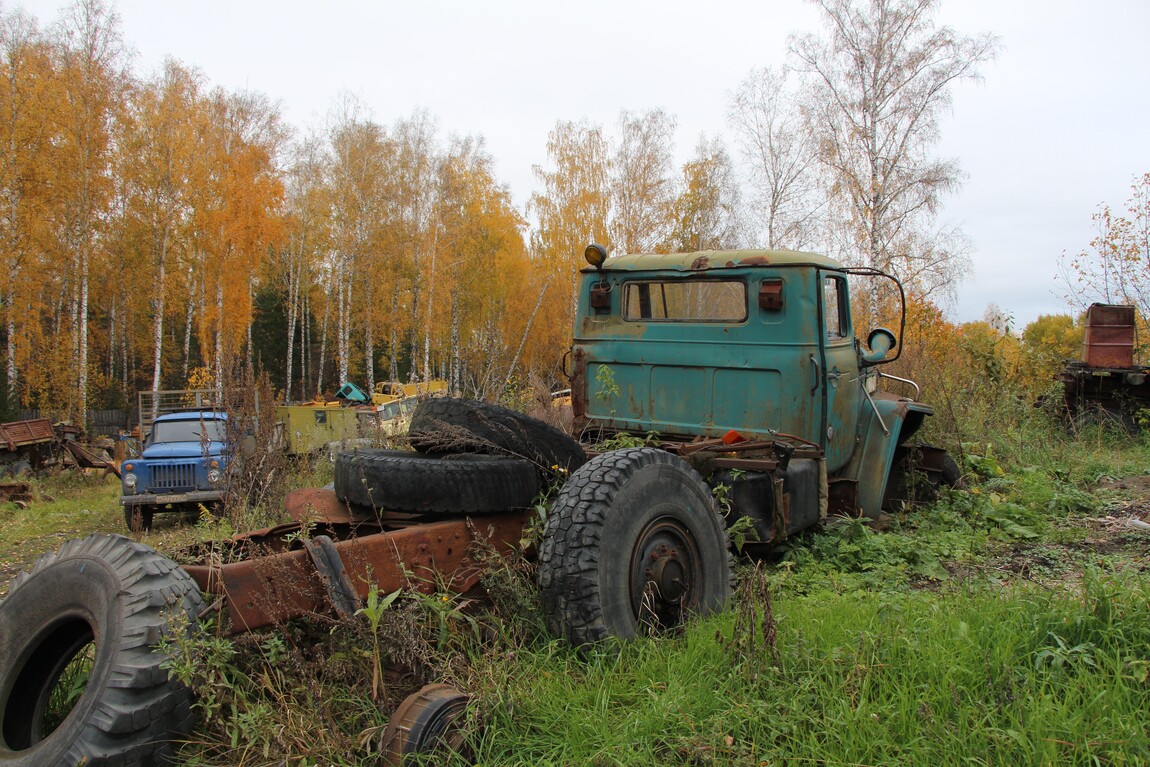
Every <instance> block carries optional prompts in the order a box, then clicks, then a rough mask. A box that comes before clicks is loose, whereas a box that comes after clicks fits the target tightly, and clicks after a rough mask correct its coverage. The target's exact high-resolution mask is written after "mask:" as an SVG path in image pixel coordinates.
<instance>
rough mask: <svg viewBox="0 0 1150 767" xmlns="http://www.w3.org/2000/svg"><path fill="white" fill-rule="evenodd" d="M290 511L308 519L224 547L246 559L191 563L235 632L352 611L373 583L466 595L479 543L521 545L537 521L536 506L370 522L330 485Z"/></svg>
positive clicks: (477, 571) (292, 499)
mask: <svg viewBox="0 0 1150 767" xmlns="http://www.w3.org/2000/svg"><path fill="white" fill-rule="evenodd" d="M287 507H288V511H289V513H290V514H291V515H292V516H293V517H295V518H296V519H306V520H308V521H306V522H296V523H293V524H287V525H280V526H278V527H274V528H269V529H265V530H258V531H254V532H251V533H245V534H241V535H238V536H235V537H234V538H233V539H232V540H231V541H230V542H229V543H228V546H227V549H228V551H227V552H221V553H229V554H231V555H232V556H238V560H237V561H233V562H227V563H222V562H207V563H204V564H197V565H186V566H184V569H185V570H186V571H187V572H188V574H189V575H191V577H192V578H193V579H194V580H195V581H196V583H197V585H199V587H200V590H201V591H204V592H205V593H209V594H214V595H217V596H218V597H221V598H222V599H221V601H222V604H223V606H224V607H225V608H226V610H227V614H228V618H229V619H230V620H229V631H230V632H231V633H233V634H239V633H243V632H246V631H253V630H256V629H260V628H266V627H268V626H272V625H275V624H278V623H283V622H284V621H288V620H291V619H293V618H301V617H304V616H307V615H315V614H324V613H331V612H335V614H336V615H340V616H347V615H350V614H352V613H354V611H355V610H356V609H357V607H358V606H359V605H360V604H361V600H363V599H365V598H366V597H367V595H368V593H369V591H370V590H371V588H372V587H373V586H374V587H375V588H377V589H379V590H380V591H384V592H392V591H395V590H397V589H403V588H405V589H411V590H413V591H421V592H424V593H433V592H435V591H436V590H438V589H448V590H450V591H453V592H457V593H463V592H465V591H467V590H469V589H471V588H472V587H474V586H475V585H476V584H477V583H478V582H479V577H480V575H481V574H482V566H481V564H480V563H478V562H477V561H476V560H475V558H474V554H475V548H476V546H477V545H482V546H490V547H492V548H494V550H495V551H497V552H500V553H505V552H508V551H511V550H513V549H514V548H515V547H517V546H518V544H519V541H520V539H521V537H522V534H523V528H524V525H525V524H526V523H527V521H528V519H529V514H528V512H524V511H514V512H508V513H506V514H489V515H482V516H475V517H461V518H454V519H445V520H442V521H435V522H416V521H415V520H414V519H412V517H411V515H396V516H395V518H394V519H392V518H391V517H390V516H389V515H384V516H383V517H382V518H376V517H375V515H372V519H371V520H370V521H368V520H365V518H363V517H356V516H354V515H352V514H351V513H350V510H349V509H348V508H347V507H346V506H345V505H344V504H342V503H340V502H339V501H338V500H337V499H336V497H335V493H334V492H332V491H330V490H302V491H296V492H295V493H290V494H289V495H288V498H287ZM380 522H382V524H383V525H384V527H382V528H381V527H380ZM392 524H394V525H395V526H394V527H392ZM387 528H391V529H387ZM320 530H323V531H324V532H323V533H320V534H316V535H312V534H311V532H317V533H318V531H320Z"/></svg>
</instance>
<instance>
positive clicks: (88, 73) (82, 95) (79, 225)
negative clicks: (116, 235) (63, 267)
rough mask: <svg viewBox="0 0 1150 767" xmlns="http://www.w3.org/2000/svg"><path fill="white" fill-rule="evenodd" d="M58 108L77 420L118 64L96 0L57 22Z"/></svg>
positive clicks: (111, 28)
mask: <svg viewBox="0 0 1150 767" xmlns="http://www.w3.org/2000/svg"><path fill="white" fill-rule="evenodd" d="M57 35H58V37H59V39H60V44H59V51H60V56H61V71H62V74H63V78H64V88H65V100H66V101H65V111H64V113H63V114H62V115H60V123H61V126H62V131H61V140H62V146H63V152H62V154H63V156H64V157H65V158H66V159H65V162H66V163H67V168H66V169H65V168H59V169H58V170H59V171H62V173H61V177H67V178H69V180H70V182H71V183H70V184H68V185H67V186H66V187H62V189H63V195H62V199H61V210H60V215H61V219H60V227H59V230H58V241H59V247H60V248H62V250H63V253H64V254H67V255H66V257H67V259H68V260H69V261H70V264H69V269H68V281H69V286H70V296H69V307H70V308H69V314H70V326H71V350H72V354H73V360H74V362H73V368H72V372H71V376H70V378H71V383H72V385H71V386H68V387H66V389H65V390H66V392H67V395H66V396H67V399H68V402H69V408H68V409H69V413H70V415H71V416H72V417H73V418H74V419H75V420H76V421H77V422H79V423H84V420H85V418H86V415H87V410H88V349H89V329H88V315H89V309H90V307H89V286H90V276H91V271H92V269H93V266H94V263H95V262H96V260H97V259H98V258H99V257H100V255H101V251H100V248H101V245H102V243H101V238H100V231H101V228H102V223H103V217H102V215H101V213H102V211H104V210H105V209H106V207H107V205H108V202H109V199H110V196H111V191H112V190H111V181H110V178H109V176H108V163H109V156H110V152H111V148H112V147H111V135H110V134H111V125H112V121H113V112H114V110H115V109H117V108H118V104H119V98H118V97H119V96H120V94H121V93H122V84H123V80H124V78H125V77H126V71H125V55H126V54H125V49H124V45H123V40H122V38H121V36H120V29H119V17H118V16H117V15H116V14H115V13H114V12H113V11H112V10H111V9H110V8H109V7H108V6H106V5H104V3H103V2H101V0H80V2H79V3H77V4H76V5H75V6H73V7H72V8H71V9H70V11H69V12H68V13H67V14H66V16H65V18H64V20H63V21H62V22H61V24H60V26H59V27H58V28H57Z"/></svg>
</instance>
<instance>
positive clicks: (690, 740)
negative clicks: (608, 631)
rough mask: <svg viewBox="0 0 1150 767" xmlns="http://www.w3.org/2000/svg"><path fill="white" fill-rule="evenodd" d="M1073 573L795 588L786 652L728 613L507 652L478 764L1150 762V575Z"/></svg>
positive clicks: (491, 669) (786, 602) (781, 606)
mask: <svg viewBox="0 0 1150 767" xmlns="http://www.w3.org/2000/svg"><path fill="white" fill-rule="evenodd" d="M1072 585H1073V588H1070V589H1067V590H1066V591H1063V592H1057V593H1056V592H1051V591H1049V590H1045V589H1039V588H1036V587H1030V586H1020V587H1011V588H1006V589H1003V588H1001V587H998V586H996V585H994V584H991V583H980V584H966V585H964V586H962V587H960V588H956V589H955V590H953V591H951V592H949V593H947V594H946V595H945V597H943V598H940V597H939V595H937V594H934V593H924V592H903V593H893V592H885V593H884V592H872V593H859V592H854V593H851V594H840V593H836V592H834V591H819V592H812V593H806V594H802V595H795V596H787V595H783V596H780V597H778V598H777V599H776V600H775V613H774V614H775V616H776V618H777V621H778V623H777V645H776V648H777V654H776V655H774V656H772V654H771V653H769V652H766V651H765V650H764V651H761V652H758V653H756V654H753V655H745V654H740V653H739V652H736V651H735V650H734V648H736V647H738V646H739V643H738V642H737V641H735V640H736V639H737V637H736V636H735V622H734V618H733V615H732V614H731V613H728V614H724V615H722V616H719V617H717V618H714V619H712V620H709V621H706V622H702V623H699V624H697V625H694V626H692V627H691V628H690V629H689V631H688V632H687V633H686V635H685V636H683V637H680V638H669V639H657V640H645V641H642V642H638V643H636V644H634V645H631V646H629V647H626V648H624V650H623V651H622V652H621V653H620V654H619V655H618V656H609V655H603V656H598V657H593V658H591V659H590V660H585V659H583V658H582V657H581V656H579V655H578V654H575V653H573V652H571V651H568V650H565V649H562V648H559V647H557V646H555V645H548V646H546V647H544V648H542V649H539V650H536V651H534V652H531V653H527V654H521V655H517V656H515V657H514V658H510V659H508V658H500V659H499V660H498V661H492V662H490V663H488V664H487V665H486V666H485V667H484V669H485V672H486V674H487V679H488V691H487V692H485V693H484V694H483V704H484V706H485V708H486V709H487V710H488V711H489V712H490V714H489V720H488V724H487V729H486V735H485V736H484V737H483V738H482V739H481V741H480V744H479V749H478V755H477V758H476V760H475V763H476V764H481V765H576V764H578V765H604V766H606V765H619V766H623V765H651V764H690V765H710V764H714V765H727V764H729V765H776V764H777V765H790V764H820V765H891V764H905V765H956V766H957V765H1011V766H1012V767H1015V766H1017V765H1048V764H1059V765H1062V764H1067V765H1074V764H1082V765H1087V764H1144V763H1147V761H1148V760H1150V734H1148V729H1147V726H1146V720H1145V716H1146V712H1147V711H1148V710H1150V708H1148V707H1150V685H1148V683H1147V673H1148V670H1150V665H1148V664H1150V613H1148V612H1147V604H1148V601H1147V600H1148V599H1150V588H1148V586H1147V583H1146V580H1145V578H1139V577H1133V576H1131V575H1129V574H1121V575H1114V576H1101V575H1099V574H1096V573H1091V574H1089V575H1088V576H1087V577H1085V578H1084V579H1083V580H1082V581H1080V582H1077V583H1075V584H1072ZM743 630H752V631H753V630H757V629H756V628H754V627H752V628H744V629H743ZM776 659H777V660H776Z"/></svg>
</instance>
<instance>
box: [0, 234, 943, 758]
mask: <svg viewBox="0 0 1150 767" xmlns="http://www.w3.org/2000/svg"><path fill="white" fill-rule="evenodd" d="M586 256H587V258H588V261H589V263H590V266H589V267H588V268H587V269H585V270H584V271H583V273H582V275H581V280H580V285H579V294H578V295H579V300H578V312H577V320H576V328H575V336H574V341H573V345H572V349H571V351H570V355H569V358H568V360H567V363H566V364H567V366H568V371H569V374H570V378H571V389H572V408H573V415H574V419H575V431H576V433H578V434H579V435H581V436H584V435H586V436H588V439H595V440H600V441H599V442H597V444H598V445H600V447H602V446H603V445H605V444H606V445H615V446H624V445H628V444H630V445H637V446H631V447H623V448H622V449H617V450H603V451H600V452H595V451H590V452H589V451H587V450H586V449H585V448H584V445H583V444H581V443H580V442H579V441H577V440H576V439H573V438H572V437H571V436H569V435H567V434H565V433H564V432H562V431H559V430H558V429H555V428H553V427H551V426H549V425H547V424H545V423H543V422H541V421H537V420H534V419H531V418H529V417H527V416H525V415H523V414H521V413H517V412H514V411H511V410H507V409H504V408H501V407H498V406H495V405H489V404H484V403H476V402H468V401H465V400H458V399H450V398H438V399H426V400H423V401H421V402H420V404H419V405H418V407H417V409H416V412H415V413H414V415H413V417H412V422H411V426H410V430H409V440H410V442H411V444H412V446H413V447H414V448H415V450H414V451H395V450H374V449H364V450H357V451H352V452H345V453H341V454H339V455H338V456H337V458H336V465H335V483H334V487H333V488H331V489H317V490H299V491H294V492H292V493H289V494H288V496H287V498H286V499H285V507H286V512H287V515H288V516H289V517H291V518H292V519H293V520H295V521H294V522H292V523H289V524H284V525H280V526H278V527H275V528H270V529H265V530H259V531H254V532H250V533H244V534H241V535H237V536H235V537H234V538H233V539H231V540H230V541H229V542H227V543H225V544H224V545H222V546H220V545H217V546H216V548H215V549H214V551H211V552H207V551H205V552H202V553H201V554H200V555H193V556H192V557H191V561H190V562H189V563H188V564H185V565H183V566H180V565H177V564H176V563H174V562H172V561H171V560H169V559H167V558H165V557H164V556H162V555H160V554H159V553H157V552H155V551H154V550H152V549H149V548H148V547H147V546H144V545H143V544H141V543H139V542H137V541H133V540H131V539H128V538H125V537H121V536H107V535H93V536H90V537H88V538H86V539H83V540H77V541H70V542H68V543H66V544H64V546H63V547H62V548H61V549H60V551H59V552H57V553H54V554H46V555H44V556H43V557H41V558H40V560H39V561H37V563H36V564H35V566H34V567H33V568H32V570H31V571H30V572H28V573H23V574H21V575H19V576H17V578H16V579H15V580H14V581H13V582H12V584H11V585H10V587H9V591H8V594H7V596H6V597H5V598H4V601H3V602H2V603H0V716H2V717H3V721H2V727H0V765H15V764H19V765H49V764H75V763H85V764H92V765H94V764H109V763H116V764H128V765H143V764H154V763H157V762H158V761H159V760H161V759H163V758H164V756H165V755H166V754H167V753H168V749H169V746H168V742H169V740H170V739H173V738H178V737H181V736H182V735H185V734H186V733H187V732H188V730H189V729H190V727H191V725H192V716H191V702H192V699H191V692H190V691H189V690H187V689H186V688H185V687H183V686H182V685H180V684H179V683H177V682H176V681H173V680H171V679H169V677H168V675H167V673H166V672H165V671H164V668H163V666H162V665H161V664H162V663H163V661H164V660H165V658H164V656H163V655H162V654H161V652H160V651H158V650H157V649H155V647H156V644H157V641H158V640H159V638H160V637H161V636H162V635H163V634H164V633H165V632H167V631H169V630H170V629H169V625H170V622H171V621H172V618H171V614H172V612H173V611H176V612H183V613H185V614H187V615H188V616H189V617H190V618H191V621H190V624H191V626H192V627H193V629H192V630H194V626H195V624H196V623H197V620H198V618H199V616H200V614H201V612H203V611H204V609H205V608H204V601H203V597H202V594H208V595H210V598H211V602H212V605H213V609H218V610H219V611H220V613H221V618H220V620H221V627H222V628H223V630H226V631H230V632H232V633H240V632H245V631H251V630H256V629H260V628H265V627H269V626H273V625H276V624H278V623H281V622H284V621H287V620H291V619H294V618H300V617H306V616H308V615H314V614H316V613H321V612H330V613H335V614H336V615H339V616H343V617H344V618H345V619H349V620H350V619H352V618H353V616H354V614H355V611H356V610H357V609H359V607H360V606H362V605H363V603H364V600H365V599H366V598H367V595H368V593H369V591H370V590H371V589H372V588H375V589H378V590H379V591H380V592H385V593H390V592H392V591H395V590H397V589H410V590H414V591H428V590H430V589H432V588H434V587H433V585H432V584H440V585H441V586H443V587H446V588H450V589H452V590H455V591H457V592H461V593H462V592H465V591H467V590H469V589H471V588H473V587H476V586H477V585H478V584H479V579H480V575H481V573H482V565H481V562H480V560H481V557H479V556H478V555H477V553H476V552H477V549H479V548H482V549H484V550H488V551H490V550H492V549H493V550H495V551H497V552H513V551H518V550H520V547H521V541H522V540H523V539H524V537H525V534H526V533H527V531H528V530H529V529H530V525H531V523H532V521H533V520H534V519H535V518H536V512H535V511H534V510H533V509H532V508H531V506H532V504H533V501H534V499H535V498H536V497H537V496H538V493H539V491H540V489H541V487H543V486H544V484H545V483H548V482H554V483H557V484H559V485H560V487H559V489H558V492H557V494H556V497H555V500H554V501H553V503H552V505H551V508H550V510H549V512H548V514H547V519H546V523H545V525H544V529H543V533H542V539H541V540H540V541H539V542H538V545H537V554H538V584H539V590H540V599H541V603H542V605H543V608H544V611H545V614H546V616H547V622H548V624H549V626H550V628H551V629H552V630H553V631H554V632H555V633H557V634H558V635H560V636H562V637H565V638H566V639H567V640H568V641H570V642H571V643H573V644H576V645H583V644H587V643H595V642H601V641H605V640H608V641H609V640H614V639H624V640H625V639H627V638H629V637H633V636H635V635H637V634H639V633H642V632H645V631H649V630H655V629H658V628H661V627H668V626H674V625H675V624H677V623H679V622H681V621H682V620H683V618H684V616H686V615H688V614H697V613H707V612H711V611H713V610H715V609H718V608H719V607H720V606H721V605H722V604H723V603H724V602H725V601H726V600H727V599H728V598H729V596H730V594H731V555H730V551H729V549H728V536H727V531H726V529H725V525H726V524H730V523H732V522H733V521H736V520H739V519H747V520H749V521H748V522H744V523H740V524H741V525H742V527H744V528H746V527H748V526H750V527H753V528H754V529H755V531H756V532H757V533H758V535H759V539H760V541H762V542H764V543H770V542H774V541H778V540H780V539H782V538H783V537H785V536H786V535H789V534H791V533H793V532H795V531H798V530H801V529H803V528H806V527H809V526H811V525H814V524H816V523H818V522H819V521H820V520H823V519H825V517H826V516H827V514H829V513H844V514H863V515H869V516H873V515H876V514H878V513H879V511H880V509H881V508H882V507H883V504H884V503H891V502H894V501H895V500H896V499H897V498H899V497H901V496H902V495H904V490H905V486H906V485H907V484H909V483H907V482H904V481H903V479H904V477H903V476H902V472H904V471H905V468H906V464H907V463H908V461H909V462H912V463H917V464H918V465H919V468H921V469H924V470H925V473H926V477H927V478H928V479H929V480H931V481H932V482H933V483H935V484H937V483H938V482H941V481H943V480H948V479H953V478H955V476H954V475H955V474H956V471H957V470H956V467H955V466H954V464H953V461H951V460H950V459H949V458H948V457H947V456H946V455H945V453H943V452H942V451H939V450H935V449H931V448H926V447H917V446H913V447H912V446H911V445H910V443H909V440H910V438H911V437H912V435H914V433H915V432H916V430H917V429H918V428H919V427H920V425H921V424H922V422H923V419H924V418H925V417H926V416H927V415H929V414H930V413H931V409H930V408H929V407H928V406H926V405H923V404H921V403H919V402H917V401H916V400H915V399H914V398H912V397H907V396H896V395H895V394H892V393H887V392H883V391H882V390H881V389H880V387H879V384H880V383H881V380H882V379H891V378H892V377H891V376H887V375H884V374H883V373H882V372H881V371H880V366H881V365H882V364H883V363H885V362H889V361H891V360H892V359H894V358H895V357H896V356H897V353H896V352H895V351H894V350H895V349H896V348H897V344H898V342H897V337H896V335H895V334H894V333H893V332H891V331H889V330H884V329H881V328H880V329H876V330H873V331H871V332H870V333H869V335H868V336H867V341H866V344H865V346H864V345H863V344H861V343H860V342H859V341H857V340H856V339H855V337H854V331H855V328H854V325H853V322H852V317H851V313H850V308H849V307H850V302H849V293H848V278H849V277H851V276H852V275H859V276H866V277H878V278H885V279H892V280H893V278H888V277H886V276H885V275H882V274H880V273H878V272H875V271H874V270H851V269H846V268H844V267H842V266H841V265H839V264H837V263H836V262H834V261H833V260H831V259H828V258H825V257H822V256H817V255H813V254H807V253H794V252H780V251H730V252H703V253H691V254H676V255H628V256H622V257H618V258H612V259H609V260H608V259H607V258H606V252H605V251H604V250H603V249H602V248H600V247H599V246H591V247H589V248H588V249H587V252H586ZM895 284H897V283H895ZM900 293H901V289H900ZM896 380H897V379H896ZM899 385H900V386H902V387H905V388H906V389H907V392H908V393H910V392H914V393H915V394H916V395H917V387H915V386H914V384H913V383H911V382H909V381H901V382H900V384H899ZM904 459H906V460H904ZM719 501H721V502H722V503H721V504H720V503H719ZM720 506H721V507H722V508H723V510H724V511H725V512H726V513H725V515H724V514H721V513H720ZM181 624H182V621H177V622H176V623H175V625H181ZM93 646H94V650H93ZM83 653H88V654H89V657H91V669H90V673H89V676H88V681H87V685H86V686H85V687H84V690H83V692H82V694H81V695H80V696H79V697H78V698H77V699H76V700H75V702H74V705H72V707H71V708H70V709H64V710H56V709H54V706H56V704H55V702H54V700H55V699H54V698H53V695H52V692H53V690H54V689H55V687H56V686H57V684H58V683H59V681H60V679H61V676H62V675H63V674H64V671H65V669H67V668H68V667H69V664H70V663H72V662H73V661H74V660H75V659H76V658H78V657H81V655H82V654H83ZM465 705H466V697H465V696H464V695H463V694H462V693H460V692H459V691H455V690H452V689H450V688H448V687H445V686H444V685H429V686H427V687H424V688H423V689H421V690H419V691H417V692H415V693H413V694H412V695H411V696H409V697H408V698H407V699H406V700H404V701H403V702H402V703H401V704H400V705H399V707H398V708H397V709H396V710H395V711H394V713H393V714H392V716H391V720H390V724H389V728H388V732H387V734H386V736H385V738H384V741H383V744H382V752H383V753H382V756H383V758H384V759H385V760H386V761H387V762H388V763H390V764H394V765H399V764H403V763H404V760H405V755H406V754H409V753H414V752H418V751H423V750H425V749H428V748H432V747H434V746H436V744H438V743H441V742H444V741H446V742H447V743H448V744H455V743H458V742H459V738H460V735H459V733H458V731H457V730H456V729H454V728H453V722H454V721H455V719H456V717H457V716H458V714H459V712H460V711H461V710H462V708H463V707H464V706H465Z"/></svg>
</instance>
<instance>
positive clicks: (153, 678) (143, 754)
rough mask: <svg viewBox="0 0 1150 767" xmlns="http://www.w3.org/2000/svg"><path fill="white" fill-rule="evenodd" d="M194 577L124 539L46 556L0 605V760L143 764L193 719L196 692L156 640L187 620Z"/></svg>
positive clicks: (106, 538) (67, 547) (30, 766)
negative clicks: (173, 670)
mask: <svg viewBox="0 0 1150 767" xmlns="http://www.w3.org/2000/svg"><path fill="white" fill-rule="evenodd" d="M202 610H203V602H202V600H201V598H200V592H199V589H198V588H197V587H196V584H195V581H193V580H192V579H191V577H190V576H189V575H188V574H187V573H185V572H184V571H183V570H181V569H180V568H179V567H178V566H177V565H176V564H175V563H174V562H172V561H171V560H169V559H167V558H165V557H162V556H160V555H159V554H157V553H156V552H155V551H153V550H152V549H150V548H148V547H147V546H145V545H143V544H141V543H136V542H134V541H132V540H130V539H128V538H125V537H123V536H119V535H100V534H97V535H91V536H89V537H87V538H84V539H82V540H72V541H68V542H67V543H65V544H64V545H63V546H62V547H61V548H60V551H59V552H58V553H55V554H45V555H44V556H42V557H40V559H39V561H37V562H36V564H35V566H34V567H33V568H32V570H31V572H27V573H21V574H20V575H18V576H16V579H15V580H14V581H12V584H11V586H10V587H9V591H8V596H7V597H5V599H4V601H3V602H0V716H2V717H3V721H2V728H0V734H2V737H0V765H3V766H4V767H9V766H15V765H20V766H21V767H36V766H37V765H56V764H61V765H63V764H68V765H72V764H85V765H104V764H116V765H150V764H155V763H157V762H159V761H160V760H162V758H163V757H164V756H165V755H167V754H168V753H170V750H171V746H170V743H169V741H171V740H172V739H174V738H179V737H183V736H186V735H187V734H188V733H189V732H191V729H192V724H193V716H192V707H191V706H192V696H191V691H190V690H188V688H187V687H185V686H184V685H182V684H180V683H179V682H176V681H173V680H171V679H169V678H168V673H167V671H165V670H164V669H163V668H161V664H162V663H163V662H164V661H165V660H166V656H165V655H163V654H161V653H159V652H157V651H156V650H155V649H154V645H155V644H156V642H157V641H159V639H160V637H161V636H162V635H163V634H164V633H165V632H166V631H168V628H169V619H170V618H171V616H172V614H173V613H178V612H183V613H184V614H185V615H187V616H188V618H189V620H190V621H191V622H192V623H193V624H194V622H195V620H196V618H197V617H198V616H199V614H200V612H201V611H202Z"/></svg>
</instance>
